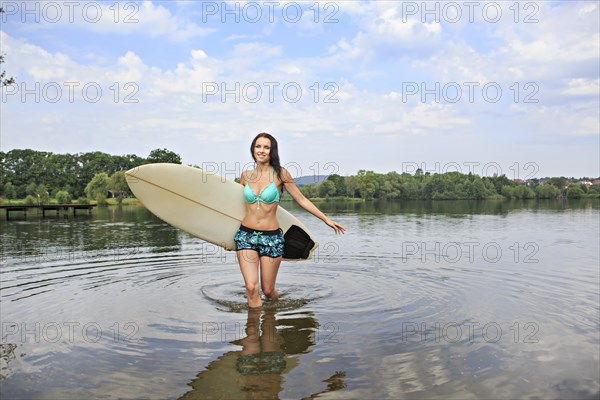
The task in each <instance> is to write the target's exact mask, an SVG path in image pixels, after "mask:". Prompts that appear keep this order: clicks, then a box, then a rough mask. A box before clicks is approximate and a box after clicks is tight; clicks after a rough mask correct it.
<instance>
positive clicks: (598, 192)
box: [300, 170, 600, 200]
mask: <svg viewBox="0 0 600 400" xmlns="http://www.w3.org/2000/svg"><path fill="white" fill-rule="evenodd" d="M300 190H301V192H302V193H303V194H304V195H305V196H306V197H310V198H315V197H322V198H323V197H324V198H327V197H352V198H361V199H364V200H374V199H388V200H392V199H393V200H460V199H475V200H479V199H494V198H497V199H502V198H509V199H535V198H538V199H553V198H558V197H561V196H563V197H569V198H579V197H584V196H590V197H600V185H592V186H590V188H589V189H588V188H587V187H586V186H585V185H581V184H577V183H575V182H573V179H568V178H565V177H557V178H546V179H530V180H529V181H527V182H526V183H517V182H515V181H513V180H511V179H509V178H507V177H506V176H505V175H501V176H493V177H487V176H484V177H481V176H478V175H474V174H471V173H469V174H463V173H460V172H446V173H443V174H429V173H425V174H423V173H422V172H421V171H419V170H417V172H416V173H415V174H414V175H411V174H408V173H402V174H399V173H397V172H389V173H386V174H380V173H376V172H373V171H366V170H360V171H358V174H357V175H354V176H340V175H330V176H329V177H328V178H327V179H326V180H325V181H323V182H321V183H320V184H317V185H305V186H302V187H301V188H300Z"/></svg>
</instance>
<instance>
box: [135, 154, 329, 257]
mask: <svg viewBox="0 0 600 400" xmlns="http://www.w3.org/2000/svg"><path fill="white" fill-rule="evenodd" d="M125 176H126V179H127V184H128V185H129V187H130V188H131V191H132V192H133V194H134V195H135V197H137V199H138V200H139V201H140V202H141V203H142V204H143V205H144V206H145V207H146V208H147V209H148V210H150V211H151V212H152V213H153V214H154V215H156V216H157V217H159V218H160V219H162V220H163V221H165V222H167V223H169V224H171V225H173V226H174V227H176V228H179V229H181V230H183V231H185V232H187V233H189V234H191V235H193V236H196V237H198V238H200V239H202V240H205V241H207V242H210V243H213V244H215V245H217V246H221V247H223V248H229V249H232V250H235V248H236V246H235V242H234V240H233V238H234V236H235V233H236V231H237V229H238V228H239V226H240V223H241V221H242V219H243V218H244V214H245V212H246V210H245V207H244V197H243V189H244V188H243V186H242V185H240V184H239V183H237V182H235V181H231V180H228V179H225V178H223V177H222V176H220V175H216V174H213V173H209V172H206V171H204V170H202V169H200V168H195V167H188V166H185V165H179V164H166V163H157V164H146V165H142V166H139V167H135V168H133V169H131V170H129V171H127V172H125ZM277 220H278V221H279V226H280V227H281V229H282V230H283V233H284V237H285V245H284V255H283V258H284V259H286V260H303V259H304V260H306V259H310V258H311V257H312V254H313V251H314V250H315V248H316V247H317V243H316V240H315V239H314V237H313V236H312V234H311V233H310V232H309V231H308V229H307V228H306V227H305V226H304V225H303V224H302V223H301V222H300V221H299V220H298V219H297V218H296V217H294V216H293V215H292V214H290V213H289V212H288V211H286V210H284V209H283V208H282V207H281V206H279V207H277Z"/></svg>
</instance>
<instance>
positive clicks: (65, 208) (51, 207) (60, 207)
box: [0, 204, 96, 219]
mask: <svg viewBox="0 0 600 400" xmlns="http://www.w3.org/2000/svg"><path fill="white" fill-rule="evenodd" d="M93 207H96V204H40V205H37V206H35V205H34V206H25V205H21V206H0V209H4V210H6V219H8V218H9V215H10V213H11V212H15V211H21V212H23V213H24V214H25V216H27V212H28V211H30V210H36V209H37V210H38V215H39V214H40V211H41V214H42V217H45V216H46V211H55V213H56V216H58V215H60V213H61V211H62V212H63V213H65V215H68V214H69V212H70V211H71V210H73V216H75V215H77V210H88V214H91V213H92V208H93Z"/></svg>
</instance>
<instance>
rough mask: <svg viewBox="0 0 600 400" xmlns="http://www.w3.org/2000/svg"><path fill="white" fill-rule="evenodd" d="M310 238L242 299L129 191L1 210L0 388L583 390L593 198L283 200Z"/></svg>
mask: <svg viewBox="0 0 600 400" xmlns="http://www.w3.org/2000/svg"><path fill="white" fill-rule="evenodd" d="M284 207H286V208H288V209H289V210H291V211H292V212H293V213H294V214H295V215H297V216H299V217H300V218H301V219H302V220H303V222H304V223H305V224H306V225H307V226H308V227H309V228H310V229H311V230H312V231H313V233H314V234H315V236H317V237H318V239H319V241H320V246H319V248H318V252H317V253H316V257H315V259H314V260H311V261H305V262H296V263H292V262H284V263H283V264H282V267H281V270H280V275H279V280H278V286H279V289H280V292H281V293H282V297H281V299H280V300H279V301H277V302H273V303H266V305H265V309H264V310H262V311H249V310H248V309H247V308H246V307H245V298H244V288H243V281H242V278H241V274H240V272H239V270H238V266H237V262H236V259H235V254H234V253H231V252H226V251H224V250H221V249H218V248H216V247H215V246H213V245H210V244H206V243H203V242H201V241H199V240H198V239H195V238H193V237H190V236H189V235H187V234H185V233H183V232H180V231H178V230H176V229H174V228H172V227H170V226H169V225H166V224H164V223H163V222H161V221H160V220H158V219H157V218H155V217H154V216H152V215H151V214H149V213H148V212H147V211H146V210H145V209H144V208H143V207H137V206H128V207H122V208H118V207H109V208H98V209H96V210H94V214H93V215H92V216H91V217H89V216H83V215H82V216H78V217H76V218H73V217H69V218H68V219H65V218H63V217H60V218H54V217H50V218H48V217H47V218H45V219H42V218H39V217H36V216H32V215H29V216H28V217H27V218H26V219H25V218H22V217H17V216H16V215H15V216H14V217H11V219H10V220H8V221H7V220H6V218H5V217H4V216H1V217H0V218H1V219H0V228H1V232H0V235H1V238H2V244H1V247H0V249H1V252H2V254H1V261H2V266H1V276H0V278H1V286H0V307H1V325H2V337H1V357H0V367H1V370H0V374H1V377H0V394H1V396H2V398H3V399H5V398H6V399H9V398H23V399H25V398H27V399H30V398H39V399H56V398H61V399H69V398H72V399H81V398H98V397H102V398H149V399H162V398H184V399H200V398H202V399H205V398H223V399H237V398H240V399H258V398H281V399H302V398H323V399H356V398H361V399H386V398H387V399H402V398H407V399H420V398H444V399H452V398H456V399H469V398H473V399H476V398H495V399H496V398H503V399H512V398H577V399H580V398H590V399H595V398H598V396H599V395H600V379H599V375H600V371H599V362H600V361H599V352H600V344H599V339H600V338H599V333H598V332H599V330H600V329H599V328H600V326H599V325H600V323H599V319H600V318H599V314H600V308H599V303H600V299H599V291H600V289H599V285H600V275H599V274H600V273H599V261H600V255H599V252H600V246H599V241H600V231H599V229H600V228H599V227H600V203H599V202H598V201H597V200H594V201H578V202H573V201H569V202H566V203H564V202H559V201H558V202H555V201H550V202H529V203H526V202H522V203H514V202H434V203H426V202H419V203H402V204H400V203H367V204H365V203H358V204H356V203H344V202H331V203H322V204H320V207H321V209H323V210H324V211H325V212H327V213H329V214H330V215H332V216H333V217H334V219H335V220H336V221H338V222H340V223H341V224H342V225H344V226H345V227H346V228H347V233H346V235H344V236H337V237H336V236H335V235H333V234H331V232H330V229H329V228H328V227H327V226H325V225H324V224H323V223H321V222H320V221H319V220H317V219H316V218H314V217H313V216H311V215H309V214H307V213H306V212H304V211H303V210H301V209H298V208H297V207H296V206H294V205H293V204H291V203H286V204H284Z"/></svg>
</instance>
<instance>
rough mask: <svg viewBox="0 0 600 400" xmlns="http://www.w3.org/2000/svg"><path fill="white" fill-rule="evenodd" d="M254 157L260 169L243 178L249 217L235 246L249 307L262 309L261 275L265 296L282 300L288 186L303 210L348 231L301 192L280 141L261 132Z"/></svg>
mask: <svg viewBox="0 0 600 400" xmlns="http://www.w3.org/2000/svg"><path fill="white" fill-rule="evenodd" d="M250 154H252V158H253V159H254V161H255V162H256V167H255V168H254V170H252V171H244V172H243V173H242V176H241V177H240V183H241V184H242V185H243V186H244V200H245V203H246V215H245V216H244V219H243V220H242V224H241V225H240V228H239V229H238V231H237V232H236V234H235V243H236V246H237V258H238V262H239V264H240V270H241V271H242V275H243V277H244V283H245V285H246V296H247V298H248V306H249V307H251V308H255V307H261V306H262V300H261V298H260V295H259V291H258V281H259V273H260V283H261V289H262V291H263V293H264V294H265V296H266V297H267V298H269V299H272V300H275V299H277V297H278V293H277V290H276V289H275V281H276V279H277V272H278V271H279V264H280V263H281V259H282V256H283V242H284V239H283V231H282V230H281V229H280V227H279V222H278V221H277V216H276V212H277V205H278V203H279V197H280V193H281V191H282V189H283V188H284V187H285V190H286V191H287V192H288V193H289V194H290V195H291V196H292V198H293V199H294V200H295V201H296V202H297V203H298V204H299V205H300V206H301V207H302V208H304V209H305V210H306V211H308V212H310V213H311V214H313V215H314V216H315V217H317V218H319V219H321V220H323V222H325V223H326V224H327V225H329V226H330V227H331V228H332V229H333V230H334V231H335V233H336V234H338V233H344V231H345V229H344V227H343V226H341V225H339V224H337V223H335V222H334V221H332V220H331V219H330V218H328V217H327V216H325V214H323V213H322V212H321V211H320V210H319V209H318V208H317V207H316V206H315V205H314V204H313V203H312V202H311V201H310V200H308V199H307V198H306V197H304V195H303V194H302V193H301V192H300V190H299V189H298V187H297V186H296V184H295V183H294V179H293V178H292V176H291V175H290V173H289V172H288V171H287V170H286V169H285V168H282V167H281V163H280V161H279V153H278V148H277V141H276V140H275V138H274V137H273V136H271V135H269V134H268V133H259V134H258V135H257V136H256V137H255V138H254V140H253V141H252V145H251V146H250ZM257 193H258V194H257Z"/></svg>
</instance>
